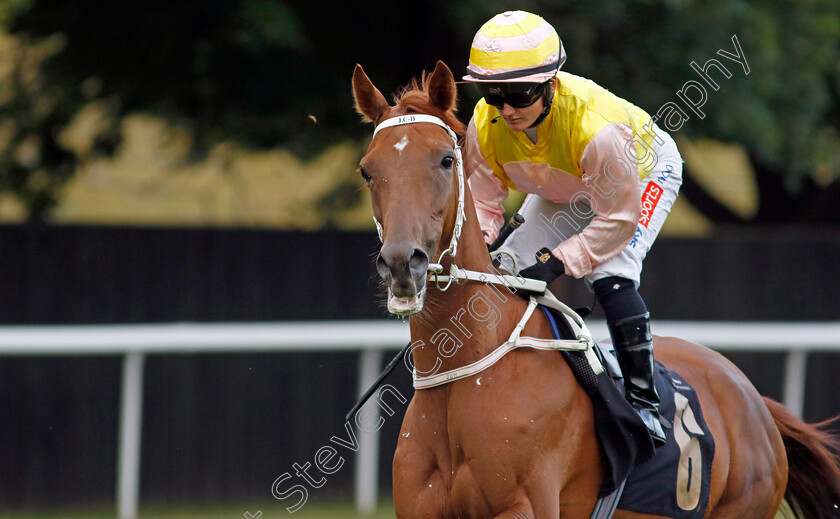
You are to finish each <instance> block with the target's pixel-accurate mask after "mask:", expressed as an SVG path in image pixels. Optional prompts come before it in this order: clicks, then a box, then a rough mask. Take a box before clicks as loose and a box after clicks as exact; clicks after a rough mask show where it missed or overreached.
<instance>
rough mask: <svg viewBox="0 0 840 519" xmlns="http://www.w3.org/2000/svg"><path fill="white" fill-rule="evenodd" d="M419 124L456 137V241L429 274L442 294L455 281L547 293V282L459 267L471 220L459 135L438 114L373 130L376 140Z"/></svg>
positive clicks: (387, 122)
mask: <svg viewBox="0 0 840 519" xmlns="http://www.w3.org/2000/svg"><path fill="white" fill-rule="evenodd" d="M416 123H432V124H436V125H438V126H440V127H441V128H443V129H444V130H445V131H446V133H448V134H449V136H450V137H451V138H452V144H453V147H454V148H453V150H454V152H455V174H456V175H457V177H458V207H457V209H456V213H455V225H454V226H453V228H452V239H451V240H450V241H449V247H447V248H446V249H444V251H443V252H441V254H440V257H438V260H437V263H429V272H430V273H431V274H432V277H433V279H434V283H435V286H436V287H437V289H438V290H440V291H441V292H444V291H446V290H448V289H449V287H450V286H451V285H452V283H453V282H456V283H463V282H466V281H480V282H482V283H491V284H495V285H504V286H506V287H508V288H515V289H519V290H527V291H529V292H537V293H543V292H545V289H546V283H545V281H540V280H537V279H526V278H523V277H521V276H510V275H504V274H493V273H489V272H478V271H475V270H467V269H462V268H459V267H458V266H457V265H455V255H456V254H458V241H459V240H460V239H461V230H462V229H463V226H464V222H465V221H466V220H467V216H466V213H465V212H464V197H465V193H466V187H465V184H466V180H465V175H464V160H463V155H462V153H461V146H460V144H458V135H457V134H456V133H455V132H454V131H453V130H452V128H450V127H449V125H448V124H446V123H445V122H443V121H442V120H441V119H440V118H438V117H435V116H434V115H428V114H411V115H401V116H398V117H392V118H391V119H386V120H385V121H382V122H381V123H379V125H377V126H376V129H374V130H373V137H374V138H375V137H376V134H377V133H379V132H380V131H382V130H384V129H385V128H391V127H393V126H402V125H404V124H416ZM373 221H374V223H375V224H376V230H377V232H378V233H379V241H382V224H380V223H379V221H378V220H377V219H376V216H374V217H373ZM446 255H449V257H450V258H451V259H452V261H451V264H450V267H449V274H443V263H442V262H443V258H444V256H446ZM441 283H445V285H443V286H442V285H441Z"/></svg>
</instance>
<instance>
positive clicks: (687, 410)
mask: <svg viewBox="0 0 840 519" xmlns="http://www.w3.org/2000/svg"><path fill="white" fill-rule="evenodd" d="M540 309H541V310H542V311H543V313H544V314H545V315H546V318H547V319H548V321H549V323H550V324H551V327H552V329H553V333H554V334H555V338H558V339H559V338H566V339H568V338H569V335H570V330H569V329H568V327H567V325H566V322H565V318H563V317H562V316H560V315H555V314H554V311H553V310H550V309H549V308H547V307H542V306H541V307H540ZM562 353H563V355H564V356H565V358H566V360H567V361H568V363H569V366H570V367H571V368H572V372H573V373H574V374H575V378H577V380H578V382H580V384H581V385H582V386H583V387H584V389H585V390H586V392H587V393H588V394H589V397H590V399H591V400H592V405H593V410H594V413H595V429H596V431H595V432H596V435H597V437H598V441H599V442H600V444H601V447H602V450H603V452H604V455H605V457H606V461H607V470H606V473H605V476H604V481H603V483H602V485H601V488H600V492H599V496H600V497H603V496H606V495H609V494H611V493H612V492H613V491H614V490H615V489H616V488H617V487H618V485H620V484H621V482H622V481H624V480H625V479H626V481H627V482H626V485H625V487H624V491H623V493H622V494H621V499H620V500H619V502H618V508H619V509H621V510H627V511H632V512H640V513H646V514H654V515H662V516H666V517H674V518H676V519H700V518H702V517H703V515H704V514H705V512H706V506H707V504H708V501H709V490H710V486H711V485H710V483H711V473H712V460H713V459H714V452H715V444H714V439H713V438H712V435H711V433H710V431H709V429H708V426H707V425H706V422H705V420H704V419H703V413H702V410H701V408H700V402H699V400H698V399H697V393H696V392H695V391H694V389H693V388H692V387H691V386H690V385H689V384H688V383H687V382H686V381H685V380H684V379H683V378H682V377H681V376H680V375H679V374H677V373H676V372H674V371H671V370H669V369H668V368H666V367H665V366H663V365H662V364H660V363H659V362H656V376H655V385H656V390H657V392H658V393H659V397H660V400H661V405H660V407H659V412H660V415H661V416H662V417H663V418H664V419H665V421H666V422H669V424H670V425H671V426H670V427H669V428H666V433H667V436H668V439H667V442H666V443H665V445H663V446H661V447H659V448H658V449H655V450H654V447H653V442H652V440H651V439H650V435H649V434H648V431H647V428H646V427H645V425H644V423H643V422H642V420H641V418H640V417H639V415H638V414H637V412H636V410H635V409H633V407H632V406H631V405H630V404H629V403H628V402H627V400H626V399H625V398H624V384H623V382H622V378H621V370H620V368H619V366H618V361H617V359H616V357H615V353H614V350H613V349H612V345H611V344H609V343H607V344H599V345H598V348H596V353H598V355H599V356H600V357H601V359H602V363H603V364H604V366H605V367H606V371H605V372H604V373H601V374H600V375H597V376H596V375H595V374H594V373H593V372H592V369H591V368H590V366H589V363H588V362H587V361H586V359H585V358H584V356H583V354H582V353H581V352H567V351H564V352H562Z"/></svg>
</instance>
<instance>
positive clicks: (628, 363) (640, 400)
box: [607, 313, 665, 447]
mask: <svg viewBox="0 0 840 519" xmlns="http://www.w3.org/2000/svg"><path fill="white" fill-rule="evenodd" d="M649 315H650V314H647V313H645V314H642V315H637V316H635V317H628V318H626V319H621V320H620V321H616V322H611V323H607V324H608V326H609V329H610V335H611V336H612V340H613V346H615V352H616V354H617V355H618V364H619V365H620V366H621V371H622V373H623V374H624V386H625V388H626V389H627V394H626V398H627V400H628V401H629V402H630V404H631V405H632V406H633V407H635V408H636V409H637V410H638V411H639V415H640V416H641V417H642V421H644V422H645V425H646V426H647V428H648V430H649V431H650V435H651V437H652V438H653V442H654V444H656V446H657V447H658V446H661V445H664V444H665V431H664V430H663V429H662V424H661V423H659V394H658V393H657V392H656V387H655V386H654V384H653V373H654V364H653V344H652V342H651V335H650V317H649Z"/></svg>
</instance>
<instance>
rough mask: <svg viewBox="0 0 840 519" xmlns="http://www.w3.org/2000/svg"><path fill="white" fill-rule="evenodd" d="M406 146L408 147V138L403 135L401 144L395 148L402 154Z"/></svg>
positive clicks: (397, 144) (395, 145)
mask: <svg viewBox="0 0 840 519" xmlns="http://www.w3.org/2000/svg"><path fill="white" fill-rule="evenodd" d="M406 146H408V137H407V136H405V135H403V138H402V139H401V140H400V142H398V143H396V144H394V147H395V148H397V151H398V152H400V153H402V150H404V149H405V147H406Z"/></svg>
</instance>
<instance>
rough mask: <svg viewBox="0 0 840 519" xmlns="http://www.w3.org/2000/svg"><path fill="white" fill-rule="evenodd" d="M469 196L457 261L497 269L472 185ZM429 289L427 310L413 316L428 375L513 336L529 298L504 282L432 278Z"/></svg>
mask: <svg viewBox="0 0 840 519" xmlns="http://www.w3.org/2000/svg"><path fill="white" fill-rule="evenodd" d="M465 198H466V200H465V213H466V221H465V222H464V226H463V230H462V232H461V238H460V240H459V243H458V250H457V255H456V257H455V258H454V259H453V260H452V262H454V263H455V264H456V265H457V266H458V267H459V268H461V269H467V270H473V271H478V272H491V273H492V272H494V269H493V266H492V263H491V261H490V256H489V254H488V252H487V246H486V245H485V243H484V238H483V235H482V233H481V228H480V226H479V224H478V217H477V215H476V213H475V208H474V205H473V201H472V197H471V195H470V193H469V189H467V192H466V197H465ZM449 220H452V222H451V223H450V222H449ZM453 224H454V218H452V219H447V224H446V225H448V227H446V228H447V229H451V228H452V225H453ZM447 234H449V233H444V236H443V237H442V238H441V242H442V243H446V244H448V243H449V238H448V237H447V236H446V235H447ZM442 248H445V246H444V247H442ZM443 264H444V272H448V271H449V265H450V264H451V262H450V261H447V258H444V261H443ZM427 290H428V292H427V295H426V303H425V309H424V310H423V312H421V313H420V314H417V315H415V316H412V317H411V319H410V324H411V340H412V343H414V344H415V345H418V344H419V341H422V345H423V346H422V348H420V347H414V348H412V352H413V355H414V362H415V366H416V367H417V370H418V372H423V373H426V374H431V373H432V372H436V373H441V372H444V371H447V370H450V369H454V368H458V367H462V366H464V365H467V364H470V363H471V362H474V361H476V360H479V359H480V358H482V357H484V356H485V355H487V354H488V353H490V352H491V351H493V350H494V349H496V348H497V347H498V346H499V345H501V344H502V343H504V342H505V341H506V340H507V339H508V337H509V336H510V333H511V331H512V330H513V327H514V326H515V324H516V322H517V321H518V320H519V318H520V317H521V316H522V314H523V312H524V310H525V302H524V300H522V299H521V298H519V297H517V296H516V295H514V294H512V293H511V292H510V291H509V290H508V289H506V288H505V287H502V286H498V285H492V284H487V283H482V282H478V281H467V282H463V283H460V284H458V283H455V282H453V283H452V284H451V285H450V286H449V288H448V289H447V290H446V291H441V290H439V289H438V288H437V286H436V285H435V283H434V278H432V279H431V280H430V282H429V285H428V287H427Z"/></svg>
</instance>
